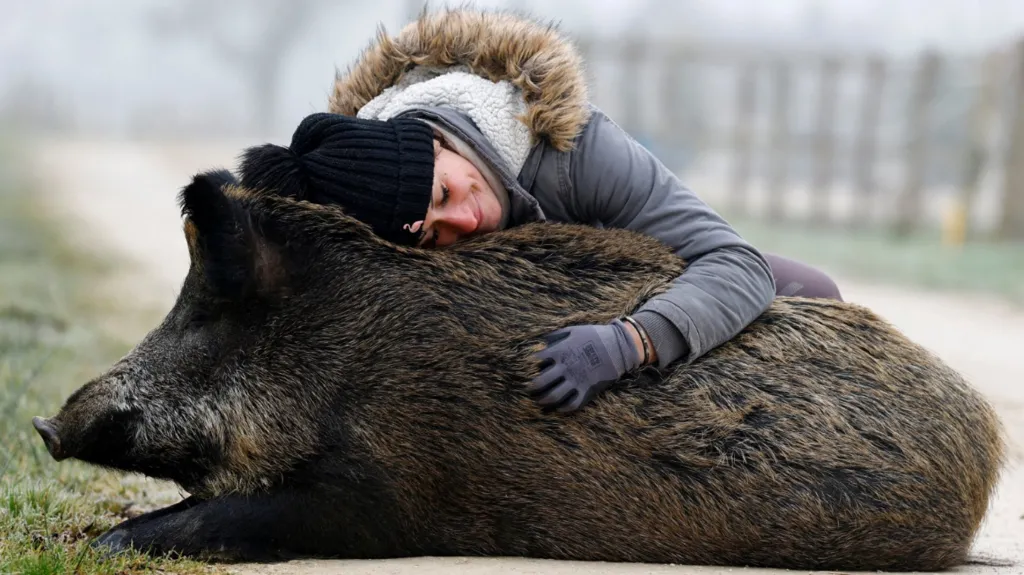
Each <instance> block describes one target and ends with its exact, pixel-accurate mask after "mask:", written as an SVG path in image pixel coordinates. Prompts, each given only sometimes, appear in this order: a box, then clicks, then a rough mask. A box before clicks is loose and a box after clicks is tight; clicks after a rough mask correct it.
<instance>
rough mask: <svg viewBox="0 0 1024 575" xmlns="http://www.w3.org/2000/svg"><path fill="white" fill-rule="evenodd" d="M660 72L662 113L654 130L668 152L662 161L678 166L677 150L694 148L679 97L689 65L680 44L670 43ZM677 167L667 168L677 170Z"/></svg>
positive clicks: (682, 99) (696, 144)
mask: <svg viewBox="0 0 1024 575" xmlns="http://www.w3.org/2000/svg"><path fill="white" fill-rule="evenodd" d="M660 61H661V62H662V69H661V70H660V73H659V74H658V76H659V77H660V79H661V83H660V88H661V110H662V113H661V114H660V115H659V120H658V125H657V127H656V129H657V132H658V137H659V139H660V140H661V143H662V146H664V147H665V149H666V150H668V151H670V153H669V155H668V156H667V157H666V158H665V159H666V160H669V158H671V160H670V161H672V162H676V163H678V157H679V149H680V148H684V149H685V148H688V147H689V148H696V147H698V146H699V144H698V143H697V142H695V141H694V134H693V133H692V131H691V130H689V129H687V128H689V126H688V125H687V124H688V122H687V114H686V109H685V106H686V103H687V102H686V101H685V98H684V97H683V94H682V86H683V82H684V81H685V80H684V78H683V75H684V74H683V71H684V70H685V69H686V67H687V65H688V64H689V63H690V54H689V50H687V47H686V45H685V44H683V43H672V44H670V45H669V48H668V49H667V50H665V53H664V55H663V56H662V58H661V60H660ZM676 167H677V165H675V164H674V165H672V166H670V169H673V170H674V169H676Z"/></svg>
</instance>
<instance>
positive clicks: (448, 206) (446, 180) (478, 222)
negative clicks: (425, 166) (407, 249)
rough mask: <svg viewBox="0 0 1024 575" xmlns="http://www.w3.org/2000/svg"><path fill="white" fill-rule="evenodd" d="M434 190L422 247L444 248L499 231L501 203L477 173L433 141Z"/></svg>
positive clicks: (469, 163) (458, 157)
mask: <svg viewBox="0 0 1024 575" xmlns="http://www.w3.org/2000/svg"><path fill="white" fill-rule="evenodd" d="M434 158H435V159H434V188H433V197H432V198H431V201H430V207H429V208H427V217H426V219H425V220H424V221H423V224H422V228H421V229H422V231H423V236H422V239H421V240H420V244H419V245H421V246H423V247H436V246H447V245H451V244H453V243H455V242H456V241H458V240H460V239H464V238H468V237H471V236H475V235H479V234H486V233H490V232H493V231H495V230H497V229H498V225H499V224H500V223H501V203H499V202H498V196H497V195H496V194H495V193H494V190H492V189H491V187H490V186H489V185H488V184H487V180H485V179H484V177H483V175H481V174H480V170H477V169H476V166H474V165H473V163H472V162H470V161H469V160H467V159H466V158H464V157H462V156H460V155H459V154H457V153H455V152H453V151H452V150H449V149H447V148H445V147H443V146H441V144H440V142H439V141H438V140H437V139H435V140H434Z"/></svg>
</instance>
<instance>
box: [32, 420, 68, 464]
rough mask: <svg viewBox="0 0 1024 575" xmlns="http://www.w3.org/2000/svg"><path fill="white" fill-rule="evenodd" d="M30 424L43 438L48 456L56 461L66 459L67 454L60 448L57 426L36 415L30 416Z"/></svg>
mask: <svg viewBox="0 0 1024 575" xmlns="http://www.w3.org/2000/svg"><path fill="white" fill-rule="evenodd" d="M32 425H33V426H34V427H35V428H36V431H38V432H39V436H40V437H42V438H43V443H45V444H46V450H47V451H49V452H50V456H51V457H53V458H54V459H56V460H57V461H60V460H62V459H66V457H67V456H65V455H64V454H63V453H61V450H60V437H58V436H57V428H56V427H54V426H53V424H52V423H50V421H49V420H46V419H43V418H42V417H38V416H37V417H33V418H32Z"/></svg>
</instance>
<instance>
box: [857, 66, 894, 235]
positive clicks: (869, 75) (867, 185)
mask: <svg viewBox="0 0 1024 575" xmlns="http://www.w3.org/2000/svg"><path fill="white" fill-rule="evenodd" d="M886 71H887V70H886V63H885V60H883V59H881V58H879V57H869V58H868V59H867V61H866V62H865V67H864V88H863V91H862V92H861V109H860V122H859V125H860V133H859V137H858V138H857V143H856V144H855V146H856V147H855V148H854V152H853V183H854V191H855V193H856V194H857V198H855V199H854V202H853V209H852V212H851V215H850V220H849V222H848V223H849V224H850V225H851V226H853V227H864V226H866V225H867V223H868V221H869V220H870V219H871V216H870V214H871V211H872V208H873V206H874V199H875V197H876V196H877V193H876V190H875V189H874V188H875V152H876V150H877V146H878V124H879V119H880V117H881V110H882V93H883V86H884V85H885V79H886Z"/></svg>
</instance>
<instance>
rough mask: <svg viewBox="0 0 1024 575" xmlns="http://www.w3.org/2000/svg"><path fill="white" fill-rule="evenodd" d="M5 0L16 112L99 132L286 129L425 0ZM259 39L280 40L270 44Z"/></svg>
mask: <svg viewBox="0 0 1024 575" xmlns="http://www.w3.org/2000/svg"><path fill="white" fill-rule="evenodd" d="M2 5H3V14H4V17H3V18H0V71H2V73H0V95H2V99H0V102H2V107H3V110H4V115H5V116H7V118H8V119H9V120H12V121H17V122H18V123H19V124H22V125H30V126H32V127H34V128H40V129H53V130H60V131H73V132H75V133H78V134H92V135H102V136H104V137H150V136H158V135H159V136H166V135H180V136H194V135H200V134H203V135H205V134H213V135H247V136H248V135H252V136H259V137H267V136H270V135H275V136H278V137H280V136H282V135H287V134H289V133H290V130H291V128H293V127H294V125H296V124H297V123H298V121H299V120H300V119H301V118H302V117H303V116H304V115H306V114H308V113H311V112H314V111H319V110H322V109H323V108H324V107H325V105H326V99H327V96H328V94H329V90H330V88H331V81H332V79H333V75H334V72H335V68H336V67H338V68H341V69H344V68H345V67H346V66H347V65H348V64H349V63H350V62H351V61H352V60H353V59H354V58H355V57H356V55H357V54H358V52H359V50H360V49H362V48H363V47H365V46H366V44H367V43H368V42H369V40H370V39H371V38H372V37H373V35H374V34H375V32H376V29H377V26H378V25H382V26H384V27H385V28H386V29H387V30H388V31H389V32H392V33H395V32H397V31H398V29H399V28H400V27H401V26H402V25H403V24H405V23H406V22H408V21H409V19H410V17H411V15H412V14H413V13H414V12H415V11H416V10H418V9H419V8H420V6H421V3H419V2H410V1H407V0H377V1H374V2H358V1H355V0H249V1H242V0H216V1H210V2H197V1H195V0H178V1H175V0H89V1H85V0H33V1H32V2H21V1H15V0H4V2H3V3H2ZM475 5H477V6H480V7H507V8H514V9H522V10H526V11H528V12H530V13H531V14H534V15H535V16H537V17H539V18H542V19H546V20H552V21H557V22H559V23H560V25H561V27H562V29H563V30H565V31H566V32H568V33H570V34H573V35H587V36H596V37H608V38H616V37H622V36H626V35H631V34H639V35H650V36H652V37H658V38H670V39H685V40H687V41H690V42H713V41H729V42H737V43H744V44H748V45H774V46H787V47H797V46H799V47H802V48H805V49H808V48H817V49H842V50H846V51H869V50H875V51H884V52H886V53H889V54H892V55H894V56H897V57H906V58H910V57H913V55H914V54H915V53H916V52H917V51H919V50H921V49H923V48H926V47H931V48H935V49H938V50H941V51H943V52H944V53H946V54H949V55H963V56H970V55H973V54H977V53H979V52H982V51H984V50H986V49H988V48H991V47H992V46H994V45H997V44H1000V43H1006V42H1011V41H1013V40H1014V39H1015V37H1016V35H1017V34H1019V33H1020V31H1021V30H1022V29H1024V3H1021V2H1017V1H1015V0H981V1H971V0H772V1H771V2H757V1H751V0H592V1H585V0H560V1H539V0H538V1H531V0H505V1H502V0H478V1H477V2H475ZM431 6H432V7H435V8H436V7H442V6H444V4H439V3H432V4H431ZM261 47H262V48H268V49H269V50H265V51H266V52H267V53H265V54H260V51H261ZM261 66H262V67H265V68H273V72H272V74H269V75H270V76H272V80H270V81H268V82H267V85H265V86H263V87H262V89H263V90H267V91H269V92H273V93H272V94H262V95H260V94H254V93H253V91H254V88H255V87H256V86H258V85H259V82H258V80H257V79H255V77H256V76H257V75H258V74H260V72H259V71H258V70H257V69H258V68H259V67H261ZM605 73H606V75H607V76H608V77H607V78H605V80H606V81H607V82H610V83H611V82H614V78H612V77H611V74H612V73H613V72H605ZM968 82H969V81H967V80H964V81H963V85H964V87H966V84H967V83H968ZM712 96H713V94H712ZM712 99H713V98H712ZM599 105H600V104H599ZM609 107H613V106H609ZM264 108H265V109H264ZM609 113H613V114H614V110H609ZM613 117H614V116H613Z"/></svg>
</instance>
